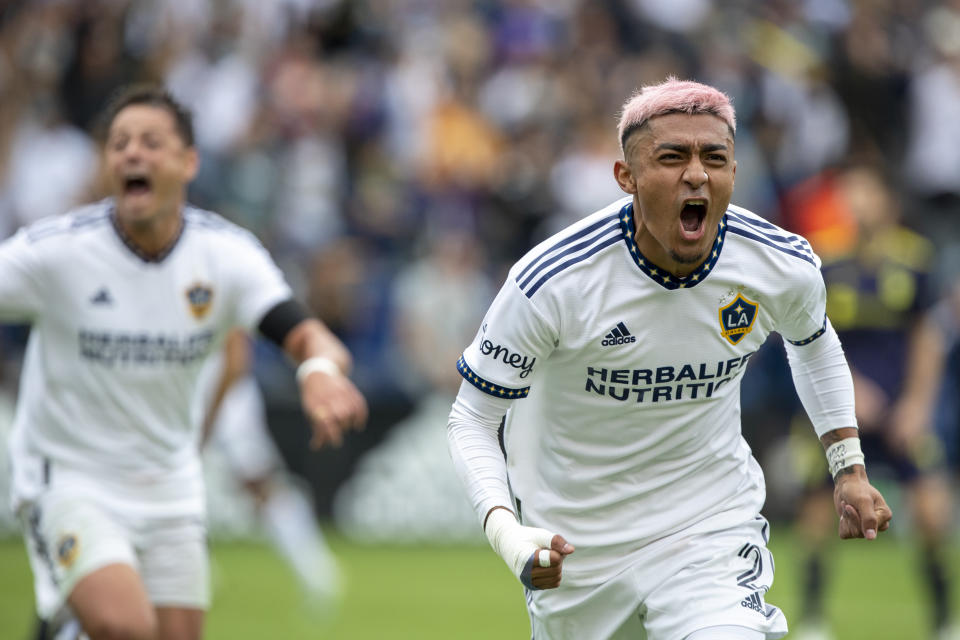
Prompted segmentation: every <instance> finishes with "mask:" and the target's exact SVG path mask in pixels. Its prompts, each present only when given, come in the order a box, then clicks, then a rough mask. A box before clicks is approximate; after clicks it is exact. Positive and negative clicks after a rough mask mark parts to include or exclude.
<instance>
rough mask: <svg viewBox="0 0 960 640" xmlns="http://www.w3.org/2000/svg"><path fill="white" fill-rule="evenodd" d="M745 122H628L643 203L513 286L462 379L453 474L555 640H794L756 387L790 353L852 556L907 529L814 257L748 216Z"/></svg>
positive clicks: (547, 254)
mask: <svg viewBox="0 0 960 640" xmlns="http://www.w3.org/2000/svg"><path fill="white" fill-rule="evenodd" d="M735 132H736V117H735V114H734V110H733V106H732V105H731V104H730V100H729V99H728V98H727V97H726V96H725V95H724V94H723V93H722V92H720V91H718V90H716V89H714V88H713V87H709V86H707V85H703V84H700V83H696V82H683V81H679V80H676V79H674V78H669V79H667V80H666V81H665V82H663V83H661V84H657V85H653V86H648V87H644V88H643V89H641V90H640V91H639V92H638V93H637V94H636V95H634V96H633V97H632V98H630V100H628V101H627V103H626V104H625V105H624V109H623V114H622V116H621V119H620V123H619V127H618V133H619V136H620V144H621V149H622V151H623V157H622V158H621V159H619V160H616V161H615V162H614V163H613V175H614V178H615V179H616V181H617V183H618V184H619V186H620V187H621V189H622V190H623V191H624V192H625V193H626V194H627V197H625V198H622V199H620V200H617V201H616V202H613V203H611V204H610V205H608V206H607V207H604V208H603V209H601V210H600V211H597V212H595V213H593V214H591V215H588V216H586V217H585V218H583V219H582V220H580V221H578V222H576V223H574V224H573V225H571V226H570V227H568V228H566V229H564V230H563V231H561V232H560V233H558V234H556V235H554V236H553V237H551V238H549V239H547V240H546V241H544V242H542V243H540V244H539V245H537V246H536V247H534V248H533V249H532V250H531V251H530V252H529V253H527V255H525V256H524V257H523V258H521V259H520V260H519V261H518V262H517V263H516V265H514V267H513V268H512V269H511V271H510V273H509V275H508V276H507V279H506V282H505V283H504V285H503V287H502V289H501V290H500V293H499V294H498V295H497V297H496V299H495V300H494V302H493V304H492V305H491V307H490V309H489V311H488V312H487V315H486V317H485V318H484V320H483V323H482V325H481V328H480V330H479V331H478V333H477V336H476V338H475V339H474V341H473V343H472V344H470V345H469V346H468V347H467V348H466V350H465V351H464V352H463V355H462V357H461V358H460V360H459V361H458V362H457V368H458V370H459V371H460V373H461V375H462V376H463V378H464V380H463V382H462V384H461V388H460V392H459V394H458V396H457V399H456V401H455V403H454V405H453V409H452V411H451V414H450V420H449V424H448V437H449V443H450V452H451V455H452V457H453V460H454V464H455V466H456V468H457V471H458V473H459V474H460V477H461V479H462V480H463V482H464V484H465V486H466V488H467V491H468V494H469V497H470V499H471V501H472V503H473V505H474V508H475V509H476V512H477V516H478V518H479V520H480V522H481V523H482V524H483V528H484V531H485V533H486V534H487V537H488V539H489V540H490V543H491V545H492V546H493V548H494V550H496V551H497V553H498V554H500V556H501V557H502V558H503V559H504V560H505V561H506V563H507V565H508V566H509V567H510V568H511V570H512V571H513V572H514V574H515V575H516V576H517V578H518V579H519V580H520V581H521V583H523V585H524V587H526V589H527V592H526V596H527V607H528V611H529V614H530V621H531V627H532V634H533V637H534V638H536V639H537V640H560V639H567V640H580V639H582V638H614V639H626V638H647V640H726V639H736V640H761V639H764V638H781V637H783V636H784V635H785V634H786V632H787V623H786V620H785V618H784V616H783V613H782V612H781V611H780V610H779V609H778V608H777V607H775V606H773V605H772V604H769V603H767V602H766V601H765V595H766V593H767V591H768V590H769V589H770V586H771V584H772V582H773V558H772V556H771V554H770V551H769V550H768V548H767V543H768V541H769V535H770V527H769V525H768V523H767V521H766V520H765V519H764V518H763V516H762V515H761V514H760V510H761V508H762V506H763V503H764V499H765V494H766V492H765V485H764V480H763V474H762V471H761V469H760V466H759V464H757V461H756V460H755V459H754V458H753V456H752V454H751V451H750V447H749V446H748V445H747V443H746V442H745V441H744V439H743V436H742V434H741V426H740V382H741V380H742V379H743V373H744V371H745V370H746V365H747V362H748V361H749V359H750V357H751V356H752V355H753V354H754V353H756V352H757V350H758V349H759V348H760V346H761V345H762V344H763V342H764V341H765V340H766V338H767V336H768V335H769V334H770V333H771V332H773V331H776V332H778V333H780V334H781V335H782V336H783V338H784V341H785V344H786V349H787V354H788V356H789V360H790V364H791V368H792V371H793V377H794V382H795V385H796V388H797V392H798V394H799V395H800V398H801V400H802V401H803V404H804V408H805V409H806V411H807V413H808V414H809V415H810V418H811V421H812V423H813V425H814V427H815V429H816V432H817V434H818V436H819V437H820V440H821V442H822V443H823V446H824V448H825V452H826V457H827V461H828V463H829V465H830V469H831V472H832V474H833V477H834V482H835V493H834V499H835V503H836V509H837V514H838V516H839V535H840V537H841V538H867V539H873V538H876V536H877V534H878V533H879V532H881V531H884V530H886V529H887V527H888V525H889V522H890V518H891V512H890V509H889V507H888V506H887V505H886V503H885V501H884V499H883V497H882V496H881V495H880V493H879V492H878V491H877V490H876V489H875V488H874V487H873V486H872V485H871V484H870V482H869V480H868V479H867V475H866V470H865V466H864V458H863V454H862V451H861V449H860V441H859V437H858V431H857V423H856V418H855V415H854V404H853V384H852V379H851V375H850V370H849V368H848V367H847V364H846V361H845V359H844V356H843V350H842V348H841V345H840V342H839V339H838V338H837V334H836V332H835V331H834V329H833V327H832V326H831V325H830V322H829V321H828V320H827V318H826V314H825V306H826V292H825V287H824V283H823V278H822V277H821V275H820V260H819V258H818V257H817V256H816V255H815V254H814V253H813V251H812V250H811V249H810V245H809V244H808V243H807V241H806V240H805V239H803V238H801V237H799V236H797V235H794V234H791V233H789V232H787V231H785V230H783V229H781V228H779V227H777V226H776V225H774V224H771V223H770V222H767V221H766V220H764V219H762V218H760V217H759V216H757V215H755V214H753V213H751V212H749V211H747V210H745V209H743V208H741V207H737V206H735V205H731V204H730V199H731V197H732V194H733V186H734V176H735V175H736V166H737V165H736V161H735V159H734V136H735Z"/></svg>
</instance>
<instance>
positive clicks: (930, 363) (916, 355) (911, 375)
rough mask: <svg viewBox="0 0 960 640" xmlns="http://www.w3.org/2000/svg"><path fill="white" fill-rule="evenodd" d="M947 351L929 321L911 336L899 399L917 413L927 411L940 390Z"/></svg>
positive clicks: (918, 322) (914, 330) (940, 336)
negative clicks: (907, 403)
mask: <svg viewBox="0 0 960 640" xmlns="http://www.w3.org/2000/svg"><path fill="white" fill-rule="evenodd" d="M945 355H946V350H945V348H944V339H943V335H942V333H941V331H940V328H939V327H938V326H937V325H936V323H935V322H934V320H933V319H932V318H930V317H923V318H921V319H920V320H919V321H917V324H916V326H914V327H913V330H912V331H911V332H910V342H909V349H908V352H907V367H906V375H905V377H904V384H903V393H902V398H903V399H904V400H905V401H907V402H910V403H911V405H912V406H913V407H915V409H916V410H925V411H930V410H931V409H932V405H933V403H934V399H935V398H936V394H937V390H938V389H939V388H940V376H941V374H942V372H943V365H944V360H945Z"/></svg>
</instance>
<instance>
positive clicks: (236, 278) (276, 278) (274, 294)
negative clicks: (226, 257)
mask: <svg viewBox="0 0 960 640" xmlns="http://www.w3.org/2000/svg"><path fill="white" fill-rule="evenodd" d="M238 245H239V246H238V247H236V250H235V252H234V253H233V255H234V258H233V260H232V261H231V269H230V286H231V289H232V290H233V294H234V299H233V309H232V312H233V313H232V315H233V317H232V321H233V324H235V325H237V326H239V327H242V328H243V329H245V330H246V331H247V332H252V331H253V330H254V329H255V328H257V327H258V326H259V325H260V323H261V322H262V321H263V320H264V318H265V317H266V315H267V314H268V312H270V311H271V310H272V309H274V308H276V307H277V306H278V305H280V304H281V303H283V302H285V301H287V300H290V299H291V298H292V297H293V292H292V291H291V289H290V286H289V285H288V284H287V282H286V279H285V278H284V276H283V272H282V271H280V268H279V267H278V266H277V265H276V263H274V261H273V259H272V258H271V257H270V254H269V253H268V252H267V250H266V249H264V248H263V247H262V246H261V245H260V244H259V243H258V242H256V240H255V239H253V237H252V235H251V236H250V238H249V239H243V241H242V242H240V243H238Z"/></svg>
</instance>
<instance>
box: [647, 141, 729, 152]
mask: <svg viewBox="0 0 960 640" xmlns="http://www.w3.org/2000/svg"><path fill="white" fill-rule="evenodd" d="M661 149H668V150H670V151H681V152H683V153H690V145H688V144H681V143H678V142H664V143H662V144H659V145H657V151H660V150H661ZM700 150H701V151H705V152H708V153H709V152H711V151H726V150H727V145H725V144H717V143H710V144H705V145H703V146H702V147H701V148H700Z"/></svg>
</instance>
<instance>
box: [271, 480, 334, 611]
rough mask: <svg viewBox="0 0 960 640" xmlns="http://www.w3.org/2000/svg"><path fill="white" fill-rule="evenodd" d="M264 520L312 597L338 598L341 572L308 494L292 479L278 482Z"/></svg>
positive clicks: (273, 488)
mask: <svg viewBox="0 0 960 640" xmlns="http://www.w3.org/2000/svg"><path fill="white" fill-rule="evenodd" d="M263 520H264V527H265V528H266V531H267V535H268V536H269V538H270V541H271V542H272V543H273V545H274V546H275V547H276V548H277V550H278V551H279V552H280V555H282V556H283V558H284V560H286V561H287V564H289V565H290V567H291V568H292V569H293V571H294V573H295V574H296V576H297V579H298V580H299V581H300V584H301V585H302V586H303V588H304V589H305V590H306V591H307V592H308V593H309V594H310V595H312V596H318V597H324V598H330V597H335V596H336V595H337V593H338V592H339V590H340V572H339V569H338V568H337V561H336V558H335V557H334V555H333V552H332V551H331V550H330V548H329V547H328V546H327V542H326V540H325V539H324V537H323V532H322V531H321V530H320V527H319V525H318V524H317V520H316V517H315V515H314V511H313V505H312V504H311V502H310V500H309V498H308V497H307V494H306V493H305V492H304V491H302V490H301V489H300V488H299V487H296V486H294V485H292V484H290V483H288V482H278V483H275V484H274V485H273V487H272V488H271V491H270V494H269V496H268V497H267V501H266V503H265V504H264V505H263Z"/></svg>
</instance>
